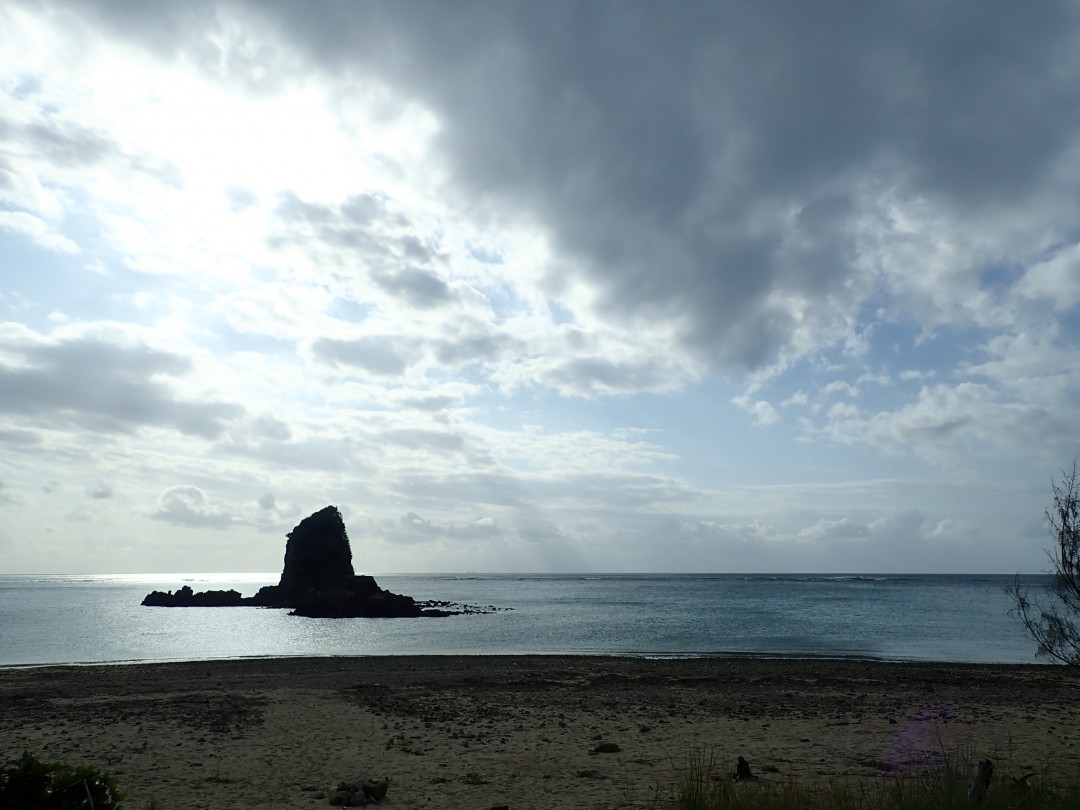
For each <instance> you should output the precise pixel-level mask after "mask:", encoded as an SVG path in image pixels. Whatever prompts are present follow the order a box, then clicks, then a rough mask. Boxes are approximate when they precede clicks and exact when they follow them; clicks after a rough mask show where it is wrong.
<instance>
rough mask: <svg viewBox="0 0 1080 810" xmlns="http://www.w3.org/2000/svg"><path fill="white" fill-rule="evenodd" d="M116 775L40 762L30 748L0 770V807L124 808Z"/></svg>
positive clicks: (27, 809) (87, 767)
mask: <svg viewBox="0 0 1080 810" xmlns="http://www.w3.org/2000/svg"><path fill="white" fill-rule="evenodd" d="M124 798H125V796H124V793H123V792H122V791H121V790H120V787H119V785H118V784H117V782H116V777H115V776H113V775H112V774H110V773H108V772H107V771H103V770H101V769H100V768H97V767H94V766H93V765H71V764H69V763H67V762H64V761H60V762H42V761H41V760H40V759H38V758H37V757H36V756H34V755H33V754H31V753H30V752H29V751H23V753H22V756H21V757H19V758H18V759H15V760H11V761H10V762H8V764H7V765H6V766H5V767H4V770H3V772H0V807H12V808H15V807H17V808H19V810H85V809H86V808H93V809H94V810H123V800H124Z"/></svg>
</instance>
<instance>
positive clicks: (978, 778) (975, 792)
mask: <svg viewBox="0 0 1080 810" xmlns="http://www.w3.org/2000/svg"><path fill="white" fill-rule="evenodd" d="M993 775H994V763H993V762H991V761H990V760H988V759H984V760H983V761H982V762H980V763H979V772H978V773H977V774H976V775H975V784H974V785H972V786H971V801H972V803H974V804H975V806H976V807H978V806H979V805H980V804H982V802H983V799H985V798H986V794H987V792H988V791H989V790H990V778H991V777H992V776H993Z"/></svg>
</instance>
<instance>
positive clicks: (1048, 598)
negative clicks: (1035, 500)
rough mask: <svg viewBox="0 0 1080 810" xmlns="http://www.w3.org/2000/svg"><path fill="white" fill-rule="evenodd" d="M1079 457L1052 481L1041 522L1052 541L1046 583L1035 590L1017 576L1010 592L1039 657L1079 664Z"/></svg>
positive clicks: (1048, 551)
mask: <svg viewBox="0 0 1080 810" xmlns="http://www.w3.org/2000/svg"><path fill="white" fill-rule="evenodd" d="M1078 463H1080V458H1077V459H1073V463H1072V468H1071V469H1069V470H1066V471H1065V472H1063V473H1062V474H1061V481H1060V482H1057V481H1052V482H1051V485H1050V486H1051V489H1052V490H1053V499H1054V502H1053V506H1051V508H1049V509H1047V510H1046V521H1047V524H1048V526H1049V529H1050V535H1051V538H1052V540H1053V545H1052V546H1051V547H1050V548H1049V549H1047V552H1046V553H1047V557H1048V558H1049V559H1050V563H1051V570H1050V571H1048V572H1047V573H1048V574H1049V577H1050V579H1049V582H1047V584H1046V585H1045V586H1043V587H1042V588H1041V589H1039V590H1038V591H1037V592H1034V593H1033V592H1032V591H1030V590H1028V589H1026V588H1024V587H1022V586H1021V584H1020V578H1019V577H1017V579H1016V581H1015V582H1014V584H1013V586H1012V588H1010V589H1009V593H1010V595H1011V596H1012V597H1013V600H1014V602H1015V603H1016V608H1015V612H1016V614H1017V615H1018V616H1019V617H1020V620H1021V621H1022V622H1023V623H1024V627H1025V628H1026V629H1027V631H1028V633H1029V634H1030V635H1031V637H1032V638H1033V639H1034V640H1035V643H1036V647H1037V649H1036V652H1037V654H1038V655H1039V656H1041V657H1043V658H1048V659H1050V660H1051V661H1057V662H1059V663H1063V664H1069V665H1070V666H1074V667H1080V625H1078V622H1080V470H1078V467H1077V465H1078Z"/></svg>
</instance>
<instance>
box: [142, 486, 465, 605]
mask: <svg viewBox="0 0 1080 810" xmlns="http://www.w3.org/2000/svg"><path fill="white" fill-rule="evenodd" d="M142 603H143V605H147V606H150V607H240V606H244V605H251V606H255V607H266V608H286V609H289V610H291V611H292V614H291V615H294V616H308V617H313V618H327V619H341V618H413V617H421V616H431V617H437V616H453V615H457V614H459V613H461V612H462V610H453V609H450V607H451V606H450V604H449V603H439V604H438V606H436V607H428V606H427V604H426V603H425V604H420V603H418V602H417V601H416V600H415V599H413V598H412V597H411V596H403V595H402V594H397V593H391V592H390V591H387V590H383V589H382V588H380V587H379V585H378V583H376V582H375V579H374V578H373V577H370V576H363V575H359V576H358V575H357V574H356V572H355V571H354V570H353V565H352V548H351V547H350V545H349V535H348V532H346V531H345V521H344V520H342V518H341V513H340V512H339V511H338V510H337V507H335V506H327V507H326V508H325V509H321V510H319V511H318V512H316V513H315V514H313V515H310V516H308V517H306V518H304V519H303V520H302V521H300V523H299V524H298V525H297V526H296V527H295V528H294V529H293V530H292V531H291V532H289V534H288V539H287V541H286V543H285V567H284V570H282V572H281V579H280V580H279V581H278V584H277V585H268V586H267V587H265V588H260V589H259V592H258V593H257V594H255V596H252V597H250V598H245V597H243V596H241V595H240V593H239V592H237V591H203V592H201V593H194V592H192V590H191V588H190V587H189V586H187V585H185V586H184V587H183V588H180V589H179V590H178V591H176V593H175V594H174V593H172V592H171V591H167V592H164V593H163V592H161V591H154V592H153V593H151V594H148V595H147V596H146V598H145V599H143V602H142ZM468 612H470V613H471V612H484V611H477V610H475V609H472V608H471V607H470V609H469V610H468Z"/></svg>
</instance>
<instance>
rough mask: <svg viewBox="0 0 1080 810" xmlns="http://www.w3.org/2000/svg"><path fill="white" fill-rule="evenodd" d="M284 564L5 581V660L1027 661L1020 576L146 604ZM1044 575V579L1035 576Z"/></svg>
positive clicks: (664, 580)
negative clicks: (467, 609)
mask: <svg viewBox="0 0 1080 810" xmlns="http://www.w3.org/2000/svg"><path fill="white" fill-rule="evenodd" d="M277 578H278V576H277V574H249V575H244V574H174V575H153V576H148V575H123V576H36V577H35V576H8V577H0V665H3V666H12V665H29V664H59V663H91V662H131V661H176V660H202V659H211V658H242V657H260V656H296V655H305V656H307V655H316V656H317V655H396V654H445V653H468V654H511V653H586V654H603V653H613V654H628V655H644V656H711V655H746V654H750V655H780V656H799V657H803V656H829V657H855V658H880V659H896V660H929V661H968V662H986V663H1028V662H1032V661H1034V660H1035V659H1034V646H1033V644H1032V642H1031V640H1030V639H1029V638H1028V637H1027V636H1026V635H1025V633H1024V631H1023V629H1022V628H1021V626H1020V624H1019V622H1018V620H1017V619H1016V618H1015V617H1013V616H1011V615H1010V614H1009V609H1010V607H1011V602H1010V600H1009V597H1008V596H1007V595H1006V593H1005V588H1006V586H1007V585H1009V584H1010V583H1011V582H1012V577H997V576H970V575H964V576H952V575H943V576H872V575H871V576H828V575H808V576H792V575H777V576H770V575H736V574H723V575H690V574H687V575H642V576H625V575H620V576H592V575H589V576H573V575H497V576H496V575H461V576H452V575H430V576H405V575H398V576H387V575H384V576H379V577H378V578H377V579H378V581H379V584H380V585H382V586H383V587H384V588H388V589H390V590H392V591H396V592H398V593H405V594H409V595H411V596H414V597H416V598H418V599H449V600H452V601H455V602H463V603H470V604H481V605H489V604H490V605H497V606H500V607H506V608H512V610H508V611H504V612H498V613H493V614H488V615H468V616H454V617H449V618H443V619H337V620H334V619H307V618H300V617H295V616H289V615H288V614H287V612H286V611H282V610H264V609H259V608H246V607H245V608H172V609H170V608H144V607H142V606H140V604H139V603H140V601H141V600H142V597H143V596H144V595H145V594H147V593H148V592H149V591H151V590H155V589H157V590H163V589H169V590H172V589H175V588H178V587H180V586H182V585H191V586H192V587H193V588H194V589H195V590H205V589H207V588H224V589H227V588H235V589H237V590H239V591H241V592H242V593H243V594H245V595H251V594H253V593H254V592H255V591H256V590H257V589H258V588H259V587H261V586H262V585H267V584H273V583H276V581H277ZM1031 581H1035V580H1034V579H1032V580H1031Z"/></svg>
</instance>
